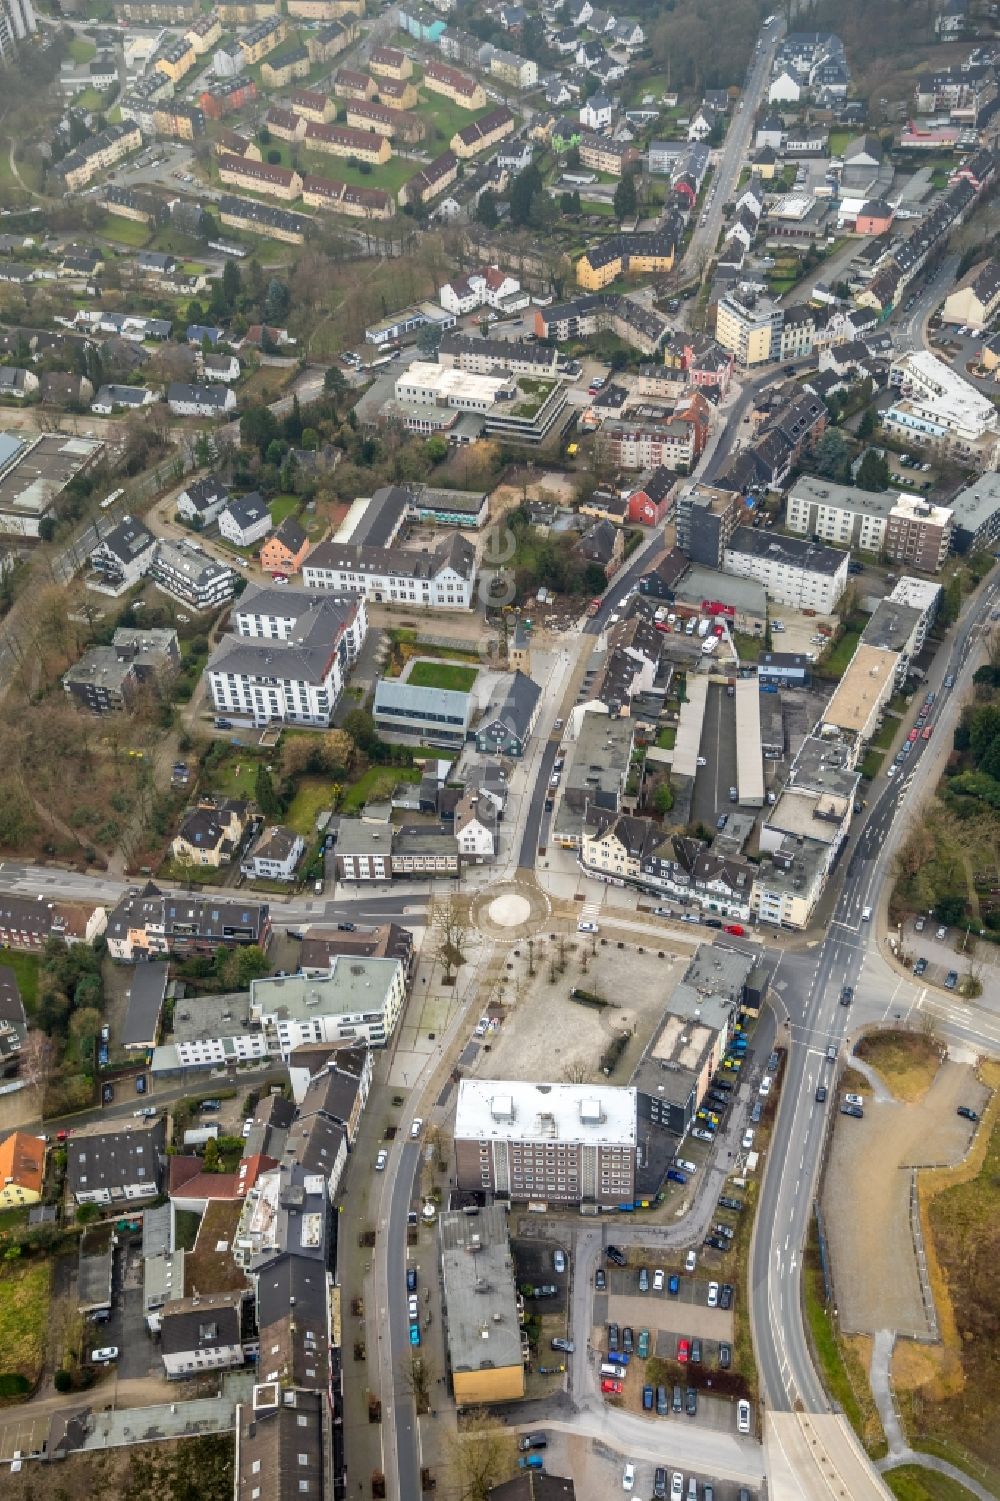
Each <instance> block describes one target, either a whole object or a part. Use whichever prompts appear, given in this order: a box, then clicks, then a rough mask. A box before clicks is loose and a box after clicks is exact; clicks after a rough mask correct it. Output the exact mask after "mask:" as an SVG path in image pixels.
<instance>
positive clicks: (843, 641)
mask: <svg viewBox="0 0 1000 1501" xmlns="http://www.w3.org/2000/svg"><path fill="white" fill-rule="evenodd" d="M860 640H861V631H860V630H858V629H851V630H847V631H845V632H844V634H843V635H842V636H841V638H840V640H839V641H838V642H837V644H836V646H835V647H833V649H832V650H831V651H829V652H827V653H826V654H825V655H824V657H823V659H822V661H821V662H820V663H819V666H820V668H821V669H822V671H823V673H824V674H825V675H826V676H828V677H833V678H840V677H843V675H844V673H845V672H846V671H847V669H848V667H849V666H850V662H851V658H852V657H853V656H854V653H855V651H856V650H857V645H858V642H859V641H860Z"/></svg>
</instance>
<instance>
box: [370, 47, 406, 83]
mask: <svg viewBox="0 0 1000 1501" xmlns="http://www.w3.org/2000/svg"><path fill="white" fill-rule="evenodd" d="M368 67H369V68H370V70H371V71H372V72H373V73H374V74H375V77H376V78H399V79H402V78H412V77H413V64H412V63H411V62H410V59H409V58H408V57H407V55H406V53H405V52H400V50H399V48H398V47H376V48H375V51H374V52H373V53H372V55H371V58H370V60H369V63H368Z"/></svg>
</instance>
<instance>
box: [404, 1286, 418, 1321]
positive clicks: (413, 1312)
mask: <svg viewBox="0 0 1000 1501" xmlns="http://www.w3.org/2000/svg"><path fill="white" fill-rule="evenodd" d="M406 1316H407V1318H408V1319H409V1321H410V1323H411V1324H415V1323H416V1322H417V1320H418V1319H419V1317H420V1304H419V1303H418V1302H417V1295H416V1293H414V1294H413V1295H412V1297H409V1298H407V1300H406Z"/></svg>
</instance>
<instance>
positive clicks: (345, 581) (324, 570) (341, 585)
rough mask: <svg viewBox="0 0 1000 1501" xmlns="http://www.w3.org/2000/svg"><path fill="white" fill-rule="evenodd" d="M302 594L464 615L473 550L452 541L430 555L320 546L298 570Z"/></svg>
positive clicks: (469, 598)
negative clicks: (358, 597) (324, 592)
mask: <svg viewBox="0 0 1000 1501" xmlns="http://www.w3.org/2000/svg"><path fill="white" fill-rule="evenodd" d="M302 581H303V583H304V584H305V586H306V588H307V589H329V590H331V591H333V592H334V593H342V594H362V595H364V597H365V598H366V599H368V600H370V601H373V602H374V603H376V604H381V603H383V602H387V601H390V600H391V601H394V602H398V603H400V604H412V605H424V606H426V607H428V608H430V609H439V610H467V609H469V608H470V606H471V604H472V597H473V591H474V588H475V581H476V554H475V549H474V548H473V547H472V546H471V545H470V544H469V543H468V542H466V541H465V539H464V538H463V537H460V536H454V537H450V538H448V540H447V541H445V542H442V543H440V544H439V546H438V547H436V548H435V549H434V551H433V552H407V551H406V550H405V549H404V548H397V547H391V548H390V547H366V546H357V545H355V544H353V543H346V544H345V543H336V542H321V543H320V544H319V546H318V547H316V548H314V549H313V551H312V552H311V553H310V555H309V557H308V558H307V559H306V561H305V563H304V564H303V568H302Z"/></svg>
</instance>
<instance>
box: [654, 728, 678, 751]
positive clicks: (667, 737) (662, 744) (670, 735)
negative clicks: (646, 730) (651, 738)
mask: <svg viewBox="0 0 1000 1501" xmlns="http://www.w3.org/2000/svg"><path fill="white" fill-rule="evenodd" d="M676 743H677V731H676V730H675V729H674V727H673V725H672V724H668V725H665V726H664V728H663V729H662V730H661V731H660V733H659V734H658V735H657V737H656V748H657V750H673V748H674V746H675V745H676Z"/></svg>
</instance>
